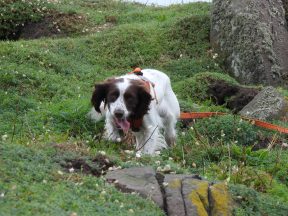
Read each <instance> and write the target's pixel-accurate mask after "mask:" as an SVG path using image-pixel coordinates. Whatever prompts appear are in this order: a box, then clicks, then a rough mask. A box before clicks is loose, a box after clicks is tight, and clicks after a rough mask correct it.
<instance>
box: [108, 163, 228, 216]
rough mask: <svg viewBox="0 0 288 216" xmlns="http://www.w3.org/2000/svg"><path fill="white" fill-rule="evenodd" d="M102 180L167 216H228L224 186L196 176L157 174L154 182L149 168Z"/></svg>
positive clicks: (124, 172)
mask: <svg viewBox="0 0 288 216" xmlns="http://www.w3.org/2000/svg"><path fill="white" fill-rule="evenodd" d="M106 179H107V181H108V182H114V184H115V185H116V187H118V188H119V189H120V190H121V191H123V192H137V193H139V194H140V195H141V196H143V197H146V198H151V199H152V200H153V201H154V202H155V203H156V204H157V205H158V206H159V207H160V208H162V209H163V210H164V211H165V212H166V213H167V215H169V216H182V215H183V216H190V215H191V216H203V215H204V216H205V215H207V216H208V215H216V216H218V215H219V216H224V215H231V200H230V196H229V193H228V190H227V186H226V185H225V184H224V183H216V184H214V183H210V182H208V181H207V180H204V179H202V178H201V177H199V176H196V175H178V174H166V175H164V176H163V175H162V174H159V173H157V179H156V174H155V171H154V170H153V169H152V168H150V167H140V168H129V169H123V170H117V171H112V172H108V174H107V175H106ZM157 180H158V182H157ZM160 188H161V190H160Z"/></svg>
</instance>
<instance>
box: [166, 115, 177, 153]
mask: <svg viewBox="0 0 288 216" xmlns="http://www.w3.org/2000/svg"><path fill="white" fill-rule="evenodd" d="M176 122H177V119H176V118H175V116H173V115H172V114H171V113H169V114H167V116H166V118H164V119H163V123H164V136H165V140H166V142H167V144H168V146H169V147H172V146H174V145H176V130H175V127H176Z"/></svg>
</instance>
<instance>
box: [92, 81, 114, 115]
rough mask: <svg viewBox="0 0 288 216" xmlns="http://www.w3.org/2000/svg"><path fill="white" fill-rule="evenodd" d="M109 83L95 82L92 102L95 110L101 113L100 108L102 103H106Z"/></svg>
mask: <svg viewBox="0 0 288 216" xmlns="http://www.w3.org/2000/svg"><path fill="white" fill-rule="evenodd" d="M109 85H110V84H109V83H108V82H105V83H100V84H95V88H94V92H93V95H92V98H91V103H92V104H93V106H94V108H95V110H96V111H97V112H99V113H101V110H100V105H101V103H102V102H104V103H105V104H106V98H107V93H108V88H109Z"/></svg>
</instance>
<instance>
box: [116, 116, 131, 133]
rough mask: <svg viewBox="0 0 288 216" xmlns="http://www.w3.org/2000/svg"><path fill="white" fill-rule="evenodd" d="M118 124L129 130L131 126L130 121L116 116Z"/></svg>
mask: <svg viewBox="0 0 288 216" xmlns="http://www.w3.org/2000/svg"><path fill="white" fill-rule="evenodd" d="M116 124H117V126H119V127H121V129H122V130H123V131H125V132H127V131H128V130H129V128H130V123H129V122H128V121H127V120H126V119H117V118H116Z"/></svg>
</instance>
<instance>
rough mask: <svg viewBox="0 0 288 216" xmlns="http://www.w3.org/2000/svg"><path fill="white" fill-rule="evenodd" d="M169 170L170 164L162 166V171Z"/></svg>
mask: <svg viewBox="0 0 288 216" xmlns="http://www.w3.org/2000/svg"><path fill="white" fill-rule="evenodd" d="M170 170H171V166H170V164H167V165H165V166H164V168H163V171H164V172H168V171H170Z"/></svg>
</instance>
